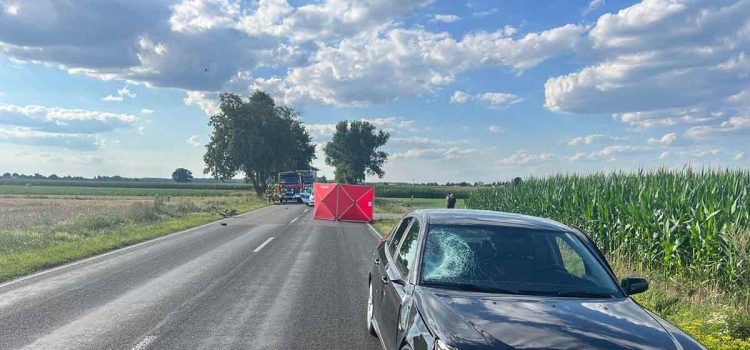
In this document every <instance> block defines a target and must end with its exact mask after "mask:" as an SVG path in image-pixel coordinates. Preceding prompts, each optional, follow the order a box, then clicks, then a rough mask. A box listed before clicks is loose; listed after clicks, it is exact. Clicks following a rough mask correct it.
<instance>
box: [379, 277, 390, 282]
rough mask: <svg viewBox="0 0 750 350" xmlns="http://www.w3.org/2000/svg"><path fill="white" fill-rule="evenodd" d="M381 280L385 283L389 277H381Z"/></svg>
mask: <svg viewBox="0 0 750 350" xmlns="http://www.w3.org/2000/svg"><path fill="white" fill-rule="evenodd" d="M380 280H381V281H383V283H388V277H385V276H383V277H380Z"/></svg>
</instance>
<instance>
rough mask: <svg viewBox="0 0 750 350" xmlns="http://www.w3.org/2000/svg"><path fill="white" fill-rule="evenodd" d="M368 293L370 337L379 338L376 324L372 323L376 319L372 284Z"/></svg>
mask: <svg viewBox="0 0 750 350" xmlns="http://www.w3.org/2000/svg"><path fill="white" fill-rule="evenodd" d="M368 287H369V288H368V289H369V291H368V293H367V332H369V333H370V335H372V336H374V337H377V336H378V332H377V331H376V330H375V323H374V322H373V321H372V319H373V317H375V306H374V305H373V303H372V283H368Z"/></svg>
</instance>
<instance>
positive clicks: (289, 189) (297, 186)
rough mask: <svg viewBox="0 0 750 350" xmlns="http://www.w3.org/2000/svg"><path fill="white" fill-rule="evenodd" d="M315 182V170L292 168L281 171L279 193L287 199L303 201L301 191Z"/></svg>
mask: <svg viewBox="0 0 750 350" xmlns="http://www.w3.org/2000/svg"><path fill="white" fill-rule="evenodd" d="M313 182H315V172H314V171H313V170H292V171H284V172H280V173H279V181H278V193H279V196H280V197H281V199H282V200H283V201H284V202H286V201H291V200H296V201H297V202H298V203H302V199H301V198H300V193H302V191H303V190H304V189H306V188H308V187H310V188H311V187H312V185H313Z"/></svg>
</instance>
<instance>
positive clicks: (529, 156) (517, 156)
mask: <svg viewBox="0 0 750 350" xmlns="http://www.w3.org/2000/svg"><path fill="white" fill-rule="evenodd" d="M555 158H556V157H555V156H554V155H553V154H551V153H539V154H533V153H530V152H528V151H525V150H521V151H518V152H516V153H514V154H512V155H510V156H508V157H506V158H502V159H499V160H496V161H495V165H496V166H498V167H506V166H515V165H527V164H536V163H543V162H548V161H551V160H554V159H555Z"/></svg>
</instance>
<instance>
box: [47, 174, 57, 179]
mask: <svg viewBox="0 0 750 350" xmlns="http://www.w3.org/2000/svg"><path fill="white" fill-rule="evenodd" d="M47 178H48V179H50V180H57V179H59V177H58V176H57V174H52V175H50V176H48V177H47Z"/></svg>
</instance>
